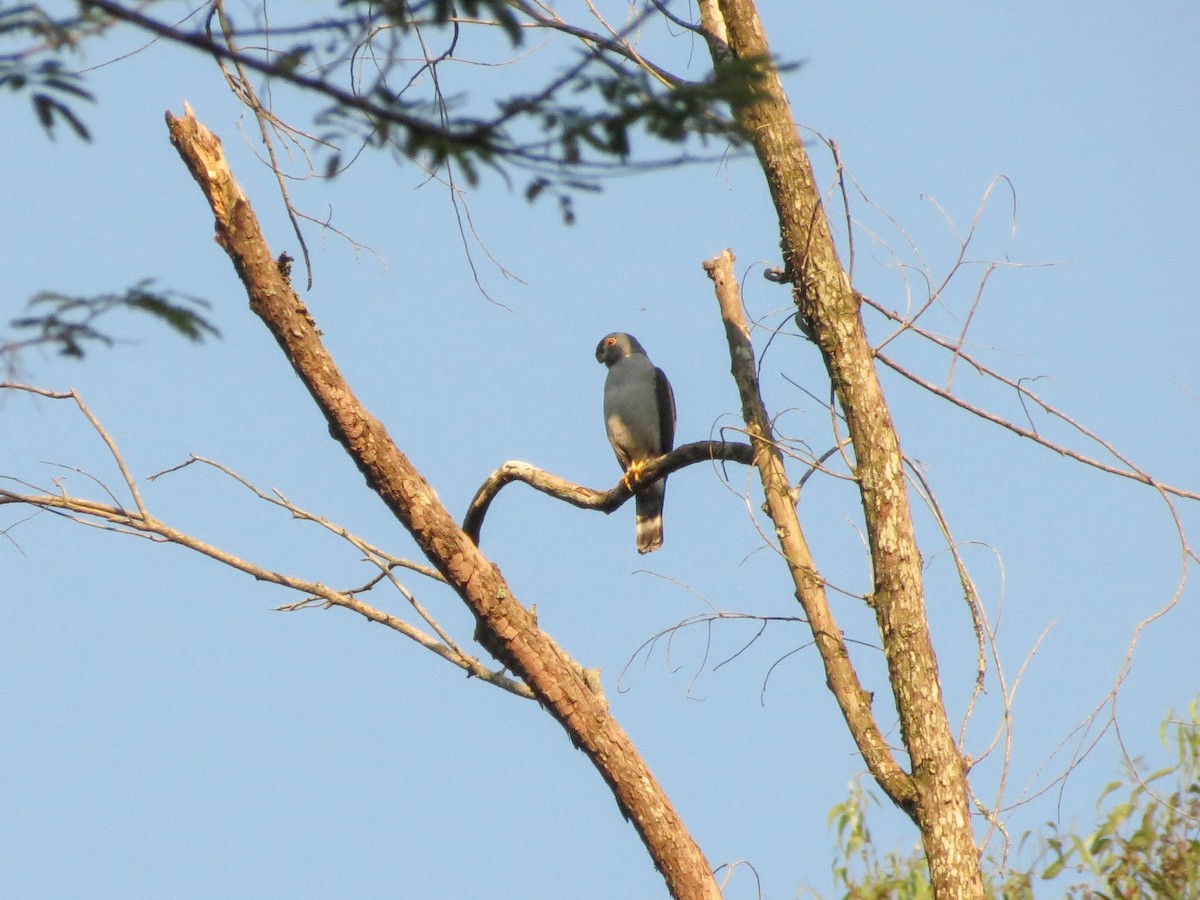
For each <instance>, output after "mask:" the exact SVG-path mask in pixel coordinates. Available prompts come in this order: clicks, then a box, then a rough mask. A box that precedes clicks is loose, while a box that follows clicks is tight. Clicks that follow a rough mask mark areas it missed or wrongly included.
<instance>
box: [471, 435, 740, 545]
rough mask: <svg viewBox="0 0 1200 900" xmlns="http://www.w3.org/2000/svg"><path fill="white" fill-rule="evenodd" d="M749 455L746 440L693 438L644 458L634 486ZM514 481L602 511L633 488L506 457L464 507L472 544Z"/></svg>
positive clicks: (611, 507)
mask: <svg viewBox="0 0 1200 900" xmlns="http://www.w3.org/2000/svg"><path fill="white" fill-rule="evenodd" d="M750 458H751V450H750V445H749V444H731V443H727V442H726V441H696V442H695V443H692V444H684V445H683V446H682V447H676V448H675V449H674V450H672V451H671V452H670V453H668V454H666V455H665V456H660V457H658V458H657V459H655V460H652V461H650V462H648V463H647V464H646V466H645V468H643V469H642V470H641V471H640V473H639V475H638V480H637V486H639V487H644V486H645V485H648V484H653V483H654V482H655V481H658V479H660V478H665V477H666V476H667V475H670V474H671V473H672V472H676V471H678V470H679V469H682V468H684V467H685V466H690V465H693V464H695V463H698V462H705V461H709V462H715V461H717V460H729V461H731V462H740V463H743V464H747V465H748V464H749V463H750ZM514 481H523V482H524V483H525V484H527V485H529V486H530V487H531V488H533V489H534V490H536V491H541V492H542V493H543V494H549V495H550V496H551V497H554V498H556V499H558V500H562V501H563V502H564V503H570V504H571V505H572V506H577V507H579V508H580V509H594V510H596V511H597V512H602V513H605V514H606V515H607V514H608V513H611V512H612V511H613V510H616V509H619V508H620V507H621V506H622V505H623V504H624V503H625V501H626V500H628V499H629V498H630V497H632V496H633V492H632V491H630V490H629V488H628V487H627V486H626V485H625V483H624V480H622V481H619V482H618V483H617V485H616V487H612V488H609V489H608V490H607V491H597V490H594V489H592V488H588V487H584V486H583V485H579V484H574V483H573V482H570V481H567V480H566V479H565V478H560V477H559V476H557V475H554V474H552V473H550V472H547V471H545V470H544V469H539V468H537V466H533V465H530V464H529V463H526V462H521V461H520V460H510V461H508V462H506V463H504V464H503V465H502V466H500V468H498V469H497V470H496V471H495V472H493V473H492V474H491V475H489V476H488V478H487V480H486V481H484V483H483V484H482V485H480V487H479V490H477V491H476V492H475V496H474V497H473V498H472V499H471V504H470V506H468V507H467V514H466V516H464V517H463V525H462V527H463V531H465V532H466V533H467V535H468V537H470V538H471V540H473V541H474V542H475V543H476V544H478V543H479V532H480V530H481V529H482V528H483V517H484V516H486V515H487V511H488V507H489V506H491V504H492V501H493V500H495V499H496V495H497V494H498V493H499V492H500V489H501V488H503V487H504V486H505V485H506V484H510V483H511V482H514Z"/></svg>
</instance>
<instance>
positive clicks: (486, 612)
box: [167, 107, 720, 900]
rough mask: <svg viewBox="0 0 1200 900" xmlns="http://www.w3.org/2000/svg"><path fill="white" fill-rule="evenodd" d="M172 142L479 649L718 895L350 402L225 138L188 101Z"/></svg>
mask: <svg viewBox="0 0 1200 900" xmlns="http://www.w3.org/2000/svg"><path fill="white" fill-rule="evenodd" d="M167 126H168V129H169V131H170V135H171V142H172V144H174V145H175V148H176V150H178V152H179V155H180V157H181V158H182V159H183V161H184V163H185V164H186V165H187V167H188V169H189V171H190V172H191V173H192V176H193V177H194V178H195V179H196V183H197V184H198V185H199V186H200V189H201V191H203V193H204V195H205V197H206V198H207V199H208V202H209V205H210V206H211V207H212V210H213V214H214V216H215V217H216V223H215V224H216V240H217V243H218V244H220V246H221V247H222V248H223V249H224V250H225V252H226V253H228V254H229V258H230V260H231V261H232V262H233V266H234V268H235V269H236V271H237V274H238V277H239V278H240V279H241V281H242V284H243V285H244V286H245V288H246V292H247V295H248V296H249V300H250V308H251V309H252V310H253V311H254V313H255V314H256V315H258V317H259V318H260V319H262V321H263V323H264V324H265V325H266V326H267V328H268V329H269V330H270V332H271V334H272V335H273V336H274V337H275V340H276V341H277V342H278V343H279V346H280V348H281V349H282V350H283V352H284V355H285V356H286V357H287V359H288V361H289V362H290V363H291V365H292V368H293V369H294V370H295V372H296V374H297V375H298V376H299V377H300V379H301V380H302V381H303V382H304V384H305V386H306V387H307V388H308V390H309V393H310V394H311V395H312V397H313V400H314V401H315V402H316V404H317V406H318V407H319V408H320V409H321V411H322V412H323V413H324V415H325V418H326V419H327V420H328V423H329V430H330V433H331V434H332V435H333V436H334V437H335V438H336V439H337V440H338V441H340V442H341V443H342V445H343V446H344V447H345V448H346V451H347V452H348V453H349V454H350V456H351V458H352V459H353V460H354V462H355V464H356V465H357V466H358V468H359V471H360V472H362V474H363V477H364V478H365V479H366V481H367V484H368V485H369V486H370V487H371V489H372V490H373V491H374V492H375V493H376V494H377V495H378V496H379V497H380V499H382V500H383V502H384V503H385V504H386V505H387V506H388V508H389V509H390V510H391V511H392V513H393V514H394V515H395V516H396V518H397V519H399V520H400V522H402V523H403V524H404V526H405V527H406V528H407V529H408V531H409V532H410V533H411V534H412V536H413V538H414V539H415V540H416V542H417V544H418V546H419V547H420V548H421V550H422V551H423V552H424V553H425V555H426V556H427V557H428V559H429V561H430V562H431V563H432V564H433V565H434V566H435V567H436V568H437V569H438V571H439V572H441V573H442V575H443V576H445V578H446V580H447V582H448V583H449V584H450V586H451V587H453V588H454V590H455V591H456V592H457V593H458V595H459V596H460V597H461V598H462V600H463V602H464V603H466V605H467V606H468V607H469V608H470V610H471V611H472V613H474V615H475V617H476V622H477V633H478V634H479V635H480V636H481V638H483V642H484V644H485V646H487V648H488V649H489V650H490V651H491V652H492V653H493V654H494V655H496V657H497V658H498V659H499V660H500V661H501V662H502V663H503V664H504V665H505V666H506V667H508V668H509V669H510V670H511V671H512V672H513V673H515V674H516V675H518V676H520V677H521V678H522V679H524V681H525V682H526V684H528V685H529V687H530V688H531V689H532V691H533V692H534V694H535V696H536V697H537V699H538V701H539V702H540V703H541V704H542V706H543V707H545V709H546V710H547V711H548V712H549V713H550V714H551V715H552V716H554V718H555V719H556V720H557V721H558V722H559V723H560V724H561V725H562V727H563V729H564V730H565V731H566V732H567V735H568V736H569V737H570V739H571V741H572V743H573V744H574V745H575V746H576V747H578V748H579V749H580V750H582V751H583V752H584V753H585V754H586V755H587V756H588V758H589V759H590V760H591V761H592V763H593V765H595V766H596V768H597V769H598V770H599V772H600V774H601V776H602V777H603V778H604V780H605V781H606V782H607V783H608V785H609V787H610V788H611V789H612V792H613V796H614V797H615V799H616V801H617V805H618V806H619V807H620V809H621V811H622V813H623V814H624V815H625V816H626V817H627V818H628V819H629V820H630V821H631V822H632V823H633V825H634V827H635V828H636V829H637V832H638V834H639V835H640V836H641V838H642V841H643V843H644V844H645V846H646V848H647V850H648V851H649V853H650V856H651V858H652V859H653V861H654V864H655V866H656V867H657V868H658V869H659V871H660V872H661V873H662V875H663V877H664V879H665V880H666V882H667V886H668V888H669V890H670V892H671V894H672V896H674V897H676V898H688V900H692V898H697V900H699V898H706V900H716V898H719V897H720V892H719V890H718V889H717V886H716V883H715V881H714V879H713V875H712V870H711V868H710V867H709V864H708V862H707V860H706V859H705V858H704V854H703V853H702V852H701V851H700V848H699V847H698V846H697V845H696V843H695V841H693V840H692V838H691V836H690V835H689V834H688V832H687V830H686V828H685V827H684V825H683V822H682V821H681V820H680V818H679V816H678V814H677V813H676V811H675V809H674V807H673V806H672V805H671V802H670V800H669V799H668V798H667V796H666V794H665V793H663V790H662V788H661V787H660V785H659V784H658V782H657V781H656V780H655V778H654V775H653V773H651V771H650V770H649V768H648V767H647V766H646V763H645V761H644V760H643V759H642V758H641V756H640V755H639V754H638V752H637V750H636V749H635V748H634V746H633V744H632V742H631V741H630V740H629V737H628V735H626V734H625V732H624V730H623V729H622V728H621V727H620V725H619V724H618V723H617V722H616V720H615V719H613V717H612V716H611V715H610V714H609V712H608V708H607V704H606V703H605V701H604V698H603V695H602V694H601V693H600V692H599V691H598V690H597V689H596V688H595V687H594V680H593V678H592V676H591V674H590V673H588V672H586V671H584V670H583V669H581V668H580V667H579V666H578V665H577V664H575V663H574V662H573V661H572V660H571V659H570V658H569V657H568V656H567V655H566V654H565V653H563V652H562V650H561V649H559V648H558V646H557V645H556V644H555V643H554V642H553V641H552V640H551V639H550V638H549V636H548V635H546V634H544V633H543V632H542V631H541V630H540V629H539V628H538V627H537V623H536V621H535V620H534V617H533V616H532V615H531V613H530V612H529V610H527V609H526V608H525V607H524V606H522V605H521V604H520V603H519V602H518V601H517V599H516V598H515V597H514V596H513V593H512V591H511V590H510V589H509V587H508V585H507V583H506V582H505V580H504V578H503V576H502V575H501V574H500V571H499V569H497V568H496V566H494V565H493V564H492V563H491V561H490V560H488V559H487V558H486V557H485V556H484V555H483V554H482V553H480V551H479V548H478V547H476V545H475V543H474V542H473V541H472V540H471V539H470V538H469V537H468V536H467V535H466V534H465V533H464V532H463V531H462V529H460V528H459V527H458V525H457V524H456V523H455V521H454V519H453V518H451V516H450V514H449V513H448V512H447V511H446V509H445V508H444V507H443V506H442V504H441V502H440V501H439V500H438V498H437V495H436V494H435V493H434V491H433V488H432V487H431V486H430V485H429V483H428V482H427V481H426V480H425V479H424V477H423V476H422V475H421V473H420V472H418V471H417V469H416V468H415V467H414V466H413V464H412V462H411V461H410V460H409V459H408V457H406V456H405V455H404V454H403V453H402V452H401V451H400V449H399V448H398V447H397V446H396V445H395V444H394V443H393V442H392V440H391V438H390V437H389V436H388V433H387V431H386V429H385V428H384V427H383V425H382V424H381V423H380V422H379V421H378V420H377V419H375V418H374V417H373V416H372V415H371V414H370V413H369V412H368V411H367V410H366V409H365V408H364V407H363V406H362V404H361V403H360V402H359V401H358V399H357V398H356V397H355V395H354V393H353V391H351V389H350V386H349V385H348V384H347V383H346V381H345V380H344V379H343V377H342V375H341V373H340V372H339V371H338V368H337V366H336V365H335V363H334V361H333V359H332V357H331V356H330V355H329V353H328V352H327V351H326V349H325V347H324V345H323V344H322V342H321V337H320V332H319V331H318V329H317V327H316V324H315V322H314V320H313V317H312V316H311V315H310V313H309V312H308V310H307V309H306V308H305V306H304V304H303V303H302V302H301V300H300V298H299V297H298V296H297V295H296V293H295V291H294V290H293V289H292V286H291V284H290V283H289V281H288V278H287V275H286V268H287V267H286V265H284V264H283V263H281V262H277V261H276V259H275V257H273V256H272V254H271V252H270V250H269V248H268V246H267V242H266V240H265V239H264V237H263V235H262V232H261V230H260V228H259V225H258V221H257V219H256V217H255V215H254V211H253V210H252V209H251V207H250V204H249V202H248V201H247V199H246V197H245V195H244V194H243V193H242V190H241V188H240V187H239V186H238V184H237V182H236V181H235V180H234V177H233V174H232V172H231V171H230V169H229V166H228V164H227V163H226V161H225V158H224V154H223V152H222V150H221V142H220V141H219V140H218V139H217V138H216V137H215V136H214V135H213V134H212V133H211V132H209V131H208V129H206V128H205V127H204V126H203V125H201V124H200V123H199V122H198V121H197V120H196V119H195V117H194V116H193V115H192V112H191V109H190V108H187V107H185V113H184V115H183V117H181V118H176V117H174V116H172V115H171V114H170V113H168V114H167Z"/></svg>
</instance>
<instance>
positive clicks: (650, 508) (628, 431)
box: [596, 331, 675, 553]
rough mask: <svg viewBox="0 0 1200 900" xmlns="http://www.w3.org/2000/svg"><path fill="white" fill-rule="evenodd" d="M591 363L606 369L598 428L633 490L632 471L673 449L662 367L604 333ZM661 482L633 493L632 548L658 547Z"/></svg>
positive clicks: (670, 404)
mask: <svg viewBox="0 0 1200 900" xmlns="http://www.w3.org/2000/svg"><path fill="white" fill-rule="evenodd" d="M596 359H597V361H599V362H602V363H604V365H606V366H608V377H607V378H606V379H605V381H604V425H605V427H606V428H607V429H608V442H609V443H610V444H612V448H613V450H614V451H615V452H616V454H617V462H619V463H620V464H621V468H622V469H624V470H625V485H626V486H627V487H629V488H630V489H633V488H634V487H635V486H636V484H637V477H638V473H639V472H640V470H641V469H642V467H643V466H645V464H646V463H647V462H648V461H649V460H652V459H654V458H655V457H658V456H662V455H663V454H664V453H669V452H671V448H672V447H673V446H674V445H675V395H674V393H672V391H671V383H670V382H669V381H667V376H666V375H664V374H663V370H662V369H656V368H655V367H654V363H652V362H650V357H648V356H647V355H646V351H645V350H644V349H642V345H641V344H639V343H638V340H637V338H635V337H634V336H633V335H631V334H625V333H624V332H619V331H618V332H613V333H612V334H610V335H606V336H605V337H604V338H603V339H602V340H601V341H600V343H599V344H598V345H597V346H596ZM666 490H667V479H666V478H662V479H660V480H658V481H655V482H654V483H652V484H648V485H646V486H645V487H641V488H638V489H637V493H636V495H635V496H636V505H637V549H638V553H651V552H653V551H655V550H657V549H658V548H659V547H661V546H662V541H663V524H662V509H663V497H664V496H665V494H666Z"/></svg>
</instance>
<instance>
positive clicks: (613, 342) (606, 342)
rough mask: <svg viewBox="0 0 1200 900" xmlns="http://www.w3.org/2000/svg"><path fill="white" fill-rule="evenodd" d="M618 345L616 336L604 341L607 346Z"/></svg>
mask: <svg viewBox="0 0 1200 900" xmlns="http://www.w3.org/2000/svg"><path fill="white" fill-rule="evenodd" d="M616 345H617V339H616V338H609V339H608V340H607V341H605V342H604V346H605V347H615V346H616Z"/></svg>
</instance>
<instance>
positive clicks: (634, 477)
mask: <svg viewBox="0 0 1200 900" xmlns="http://www.w3.org/2000/svg"><path fill="white" fill-rule="evenodd" d="M644 468H646V461H645V460H644V459H638V460H634V461H633V462H631V463H630V464H629V468H628V469H626V470H625V474H624V475H623V476H622V477H621V483H622V484H624V485H625V489H626V490H628V491H631V492H632V491H633V490H634V488H636V487H637V483H638V479H639V478H640V477H641V474H642V469H644Z"/></svg>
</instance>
